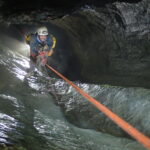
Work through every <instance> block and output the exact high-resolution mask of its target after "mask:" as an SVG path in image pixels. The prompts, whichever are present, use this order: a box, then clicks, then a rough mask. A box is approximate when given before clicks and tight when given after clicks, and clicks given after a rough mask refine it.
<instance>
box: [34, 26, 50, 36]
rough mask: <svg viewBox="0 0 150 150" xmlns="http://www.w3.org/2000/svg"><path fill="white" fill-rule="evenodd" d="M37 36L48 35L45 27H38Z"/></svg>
mask: <svg viewBox="0 0 150 150" xmlns="http://www.w3.org/2000/svg"><path fill="white" fill-rule="evenodd" d="M37 33H38V35H48V29H47V28H46V27H40V28H39V29H38V30H37Z"/></svg>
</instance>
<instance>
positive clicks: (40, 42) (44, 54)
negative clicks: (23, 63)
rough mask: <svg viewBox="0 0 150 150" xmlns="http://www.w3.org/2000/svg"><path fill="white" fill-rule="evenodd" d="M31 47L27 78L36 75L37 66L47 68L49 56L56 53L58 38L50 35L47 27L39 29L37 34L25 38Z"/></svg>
mask: <svg viewBox="0 0 150 150" xmlns="http://www.w3.org/2000/svg"><path fill="white" fill-rule="evenodd" d="M25 40H26V43H27V44H28V45H29V46H30V69H29V73H28V74H27V77H29V76H30V75H32V74H33V73H34V69H35V67H36V66H38V67H41V66H45V65H46V63H47V60H48V57H49V56H52V54H53V53H54V50H53V49H54V47H55V45H56V38H55V37H54V36H53V35H51V34H49V33H48V29H47V27H45V26H42V27H40V28H38V30H37V32H36V33H35V34H33V33H31V34H28V35H27V36H26V37H25Z"/></svg>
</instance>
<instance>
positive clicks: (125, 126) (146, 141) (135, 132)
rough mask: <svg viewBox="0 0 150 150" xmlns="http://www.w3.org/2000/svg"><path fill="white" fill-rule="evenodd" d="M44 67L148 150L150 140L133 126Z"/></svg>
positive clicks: (149, 149) (149, 148) (71, 83)
mask: <svg viewBox="0 0 150 150" xmlns="http://www.w3.org/2000/svg"><path fill="white" fill-rule="evenodd" d="M46 66H47V67H48V68H49V69H50V70H52V71H53V72H55V73H56V74H57V75H58V76H60V77H61V78H63V79H64V80H65V81H66V82H68V83H69V84H70V85H72V86H73V87H74V88H75V89H76V90H77V91H78V92H79V93H80V94H81V95H83V96H84V97H85V98H86V99H87V100H88V101H89V102H91V103H92V104H93V105H94V106H95V107H97V108H98V109H99V110H100V111H102V112H103V113H104V114H105V115H106V116H107V117H109V118H110V119H111V120H112V121H113V122H115V123H116V124H117V125H118V126H119V127H121V128H122V129H123V130H124V131H126V132H127V133H128V134H129V135H131V136H132V137H133V138H134V139H136V140H137V141H138V142H139V143H141V144H143V146H144V147H145V148H147V149H148V150H150V138H149V137H147V136H145V135H144V134H142V133H141V132H139V131H138V130H137V129H135V128H134V127H133V126H131V125H130V124H129V123H127V122H126V121H124V120H123V119H121V118H120V117H119V116H118V115H116V114H115V113H113V112H112V111H111V110H109V109H108V108H107V107H105V106H104V105H103V104H101V103H100V102H98V101H97V100H95V99H94V98H93V97H91V96H90V95H88V94H87V93H86V92H84V91H83V90H81V89H80V88H79V87H78V86H76V85H75V84H74V83H73V82H71V81H70V80H68V79H67V78H66V77H64V76H63V75H62V74H60V73H59V72H58V71H56V70H55V69H53V68H52V67H50V66H49V65H47V64H46Z"/></svg>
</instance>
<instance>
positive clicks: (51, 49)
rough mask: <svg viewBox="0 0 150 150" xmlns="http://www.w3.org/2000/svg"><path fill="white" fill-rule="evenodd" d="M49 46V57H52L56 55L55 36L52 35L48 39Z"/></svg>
mask: <svg viewBox="0 0 150 150" xmlns="http://www.w3.org/2000/svg"><path fill="white" fill-rule="evenodd" d="M47 45H48V51H47V55H48V56H52V55H53V53H54V47H55V45H56V38H55V37H54V36H52V35H50V37H49V38H48V41H47Z"/></svg>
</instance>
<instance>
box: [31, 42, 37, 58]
mask: <svg viewBox="0 0 150 150" xmlns="http://www.w3.org/2000/svg"><path fill="white" fill-rule="evenodd" d="M30 55H31V56H32V57H33V58H35V57H36V56H38V50H37V43H36V41H35V40H34V39H31V41H30Z"/></svg>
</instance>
